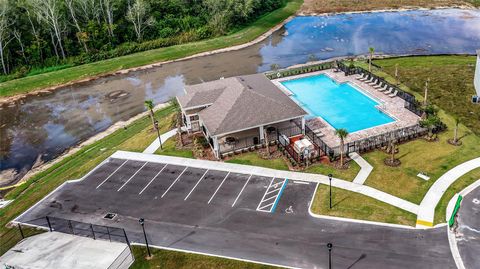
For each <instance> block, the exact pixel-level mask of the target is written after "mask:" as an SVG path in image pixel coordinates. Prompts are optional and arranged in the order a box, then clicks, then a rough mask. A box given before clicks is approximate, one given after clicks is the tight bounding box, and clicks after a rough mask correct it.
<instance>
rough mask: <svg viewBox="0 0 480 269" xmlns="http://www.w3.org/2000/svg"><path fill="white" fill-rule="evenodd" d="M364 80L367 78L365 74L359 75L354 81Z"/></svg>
mask: <svg viewBox="0 0 480 269" xmlns="http://www.w3.org/2000/svg"><path fill="white" fill-rule="evenodd" d="M364 78H367V74H365V73H363V74H360V75H358V76H357V77H356V79H358V80H360V79H364Z"/></svg>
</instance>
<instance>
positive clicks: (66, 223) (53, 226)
mask: <svg viewBox="0 0 480 269" xmlns="http://www.w3.org/2000/svg"><path fill="white" fill-rule="evenodd" d="M45 219H46V222H47V226H48V228H49V230H50V231H51V232H52V231H55V232H61V233H66V234H72V235H78V236H84V237H89V238H93V239H95V240H96V239H103V240H108V241H110V242H112V241H114V242H122V243H126V244H128V245H129V246H130V241H128V237H127V234H126V232H125V230H124V229H122V228H115V227H109V226H103V225H96V224H92V223H85V222H80V221H75V220H68V219H62V218H57V217H50V216H46V217H45Z"/></svg>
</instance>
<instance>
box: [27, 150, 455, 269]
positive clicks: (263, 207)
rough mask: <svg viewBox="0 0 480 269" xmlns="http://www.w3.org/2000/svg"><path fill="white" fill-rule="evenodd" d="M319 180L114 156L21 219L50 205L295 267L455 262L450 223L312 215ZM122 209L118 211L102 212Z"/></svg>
mask: <svg viewBox="0 0 480 269" xmlns="http://www.w3.org/2000/svg"><path fill="white" fill-rule="evenodd" d="M315 187H316V184H315V183H308V182H300V181H295V180H290V179H285V178H266V177H260V176H257V175H249V174H237V173H229V172H226V171H217V170H207V169H200V168H192V167H185V166H178V165H171V164H165V163H154V162H143V161H133V160H124V159H110V161H109V162H107V163H105V164H103V165H101V166H100V167H98V168H97V169H96V170H94V171H93V172H92V173H91V174H90V175H88V176H87V177H86V178H85V179H84V180H82V181H79V182H74V183H69V184H65V185H64V186H63V187H62V188H60V189H59V190H57V191H56V192H54V193H53V194H52V195H50V196H49V197H47V198H46V199H44V200H43V201H42V202H41V203H39V204H37V205H36V206H34V207H33V208H32V209H31V210H30V211H28V212H27V213H26V214H24V215H22V216H21V217H20V218H19V219H18V221H21V222H27V223H28V222H30V220H33V219H36V218H39V217H44V216H46V215H49V216H56V217H61V218H66V219H72V220H78V221H83V222H88V223H95V224H102V225H109V226H115V227H121V228H125V230H126V231H127V234H128V236H129V238H130V240H131V241H134V242H140V243H142V242H143V241H144V240H143V236H142V234H141V227H140V225H139V223H138V219H139V218H145V223H146V224H145V228H146V230H147V233H148V237H149V240H150V243H151V244H153V245H157V246H161V247H167V248H173V249H180V250H187V251H195V252H201V253H207V254H214V255H222V256H228V257H234V258H239V259H247V260H253V261H258V262H264V263H273V264H279V265H283V266H290V267H302V268H325V267H326V266H327V262H328V256H327V254H328V252H327V249H326V247H325V245H326V243H327V242H332V243H333V244H334V250H333V266H334V268H454V267H455V265H454V262H453V259H452V256H451V253H450V249H449V245H448V240H447V235H446V233H445V229H444V228H439V229H429V230H414V229H402V228H393V227H384V226H377V225H370V224H358V223H351V222H343V221H335V220H326V219H317V218H313V217H311V216H310V215H309V214H308V206H309V203H310V200H311V198H312V195H313V193H314V191H315ZM107 213H115V214H117V215H116V217H115V218H114V219H113V220H108V219H105V218H103V217H104V216H105V214H107Z"/></svg>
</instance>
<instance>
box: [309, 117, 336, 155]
mask: <svg viewBox="0 0 480 269" xmlns="http://www.w3.org/2000/svg"><path fill="white" fill-rule="evenodd" d="M305 135H306V136H308V138H310V141H312V143H313V144H314V145H315V146H317V148H318V149H319V150H320V152H319V155H320V156H324V155H332V154H333V152H334V150H333V149H331V148H330V147H329V146H327V144H325V142H323V141H322V139H320V138H319V137H318V136H317V135H316V134H315V133H314V132H313V131H312V129H310V128H309V127H308V126H306V125H305Z"/></svg>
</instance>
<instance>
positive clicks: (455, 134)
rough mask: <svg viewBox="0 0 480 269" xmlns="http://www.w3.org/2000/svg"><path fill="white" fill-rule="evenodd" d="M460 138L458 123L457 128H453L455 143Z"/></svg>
mask: <svg viewBox="0 0 480 269" xmlns="http://www.w3.org/2000/svg"><path fill="white" fill-rule="evenodd" d="M457 140H458V125H455V130H453V143H454V144H457Z"/></svg>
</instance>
